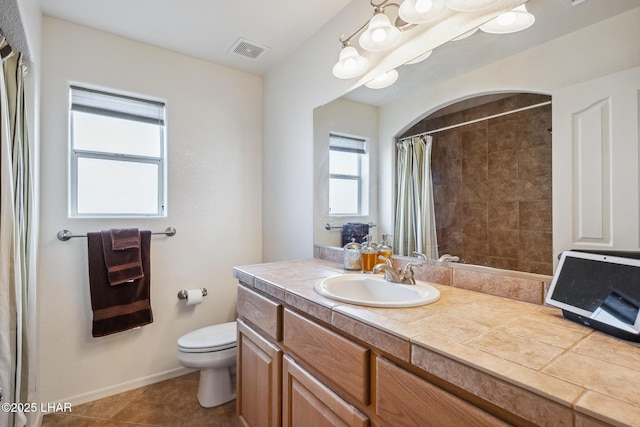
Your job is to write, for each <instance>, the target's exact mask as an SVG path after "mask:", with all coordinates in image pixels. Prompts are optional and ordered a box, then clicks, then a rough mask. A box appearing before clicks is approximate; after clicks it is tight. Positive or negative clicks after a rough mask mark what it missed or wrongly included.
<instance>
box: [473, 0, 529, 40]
mask: <svg viewBox="0 0 640 427" xmlns="http://www.w3.org/2000/svg"><path fill="white" fill-rule="evenodd" d="M535 21H536V17H535V16H533V15H532V14H530V13H529V12H528V11H527V8H526V7H525V5H524V4H521V5H520V6H518V7H516V8H515V9H513V10H510V11H508V12H505V13H503V14H501V15H498V16H497V17H496V18H494V19H492V20H491V21H489V22H487V23H486V24H483V25H480V29H481V30H482V31H484V32H485V33H491V34H509V33H515V32H517V31H522V30H526V29H527V28H529V27H530V26H532V25H533V23H534V22H535Z"/></svg>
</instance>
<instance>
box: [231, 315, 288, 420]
mask: <svg viewBox="0 0 640 427" xmlns="http://www.w3.org/2000/svg"><path fill="white" fill-rule="evenodd" d="M281 375H282V350H280V349H279V348H278V347H276V346H275V345H273V344H271V343H270V342H269V341H267V340H266V339H264V338H263V337H262V336H260V335H259V334H258V333H256V332H255V331H253V330H252V329H251V328H250V327H249V326H247V324H246V323H244V322H243V321H241V320H238V361H237V371H236V378H237V390H238V393H237V398H236V410H237V414H238V421H239V422H240V425H241V426H243V427H261V426H264V427H279V426H280V424H281V421H280V420H281V406H282V405H281V394H282V385H281V384H282V383H281Z"/></svg>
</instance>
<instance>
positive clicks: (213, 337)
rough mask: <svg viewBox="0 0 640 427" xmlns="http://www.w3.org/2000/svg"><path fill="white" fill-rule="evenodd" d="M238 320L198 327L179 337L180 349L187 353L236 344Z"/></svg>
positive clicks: (217, 349) (203, 351)
mask: <svg viewBox="0 0 640 427" xmlns="http://www.w3.org/2000/svg"><path fill="white" fill-rule="evenodd" d="M236 333H237V332H236V322H229V323H222V324H220V325H213V326H207V327H205V328H201V329H196V330H195V331H192V332H189V333H188V334H186V335H183V336H181V337H180V338H179V339H178V349H179V350H180V351H184V352H185V353H207V352H211V351H220V350H226V349H228V348H233V347H235V346H236Z"/></svg>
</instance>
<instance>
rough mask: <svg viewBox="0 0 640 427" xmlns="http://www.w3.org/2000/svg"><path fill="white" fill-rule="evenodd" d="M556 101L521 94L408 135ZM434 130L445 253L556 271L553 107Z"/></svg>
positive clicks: (537, 270) (470, 260)
mask: <svg viewBox="0 0 640 427" xmlns="http://www.w3.org/2000/svg"><path fill="white" fill-rule="evenodd" d="M549 100H550V97H548V96H543V95H535V94H518V95H514V96H510V97H507V98H503V99H500V100H498V101H494V102H491V103H488V104H483V105H480V106H476V107H473V108H469V109H466V110H464V111H459V112H456V113H452V114H448V115H445V116H441V117H437V118H434V119H429V118H426V119H424V120H422V121H421V122H419V123H418V124H416V125H415V126H414V127H413V128H412V129H410V130H409V131H407V132H406V135H413V134H416V133H421V132H425V131H429V130H434V129H440V128H443V127H446V126H450V125H453V124H457V123H463V122H467V121H470V120H473V119H477V118H484V117H488V116H491V115H494V114H497V113H500V112H505V111H512V110H514V109H518V108H521V107H523V106H527V105H534V104H538V103H541V102H545V101H549ZM432 136H433V148H432V174H433V182H434V201H435V210H436V226H437V236H438V251H439V253H440V254H444V253H450V254H453V255H457V256H459V257H460V258H461V260H462V261H463V262H465V263H469V264H478V265H486V266H490V267H496V268H503V269H507V270H518V271H525V272H531V273H540V274H548V275H550V274H553V258H552V257H553V253H552V252H553V251H552V215H551V105H545V106H541V107H536V108H533V109H529V110H525V111H522V112H517V113H512V114H508V115H505V116H501V117H497V118H493V119H488V120H482V121H479V122H476V123H473V124H469V125H464V126H460V127H456V128H453V129H450V130H445V131H441V132H437V133H434V134H433V135H432Z"/></svg>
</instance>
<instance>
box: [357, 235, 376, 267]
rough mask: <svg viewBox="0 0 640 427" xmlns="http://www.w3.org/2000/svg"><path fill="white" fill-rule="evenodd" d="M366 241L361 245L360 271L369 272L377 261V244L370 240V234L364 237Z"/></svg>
mask: <svg viewBox="0 0 640 427" xmlns="http://www.w3.org/2000/svg"><path fill="white" fill-rule="evenodd" d="M366 239H367V243H366V244H364V245H363V246H362V249H361V251H360V252H361V259H362V271H363V272H364V273H371V271H372V270H373V266H374V265H376V264H377V263H378V245H376V244H375V243H374V242H372V241H371V235H368V236H367V237H366Z"/></svg>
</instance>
